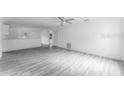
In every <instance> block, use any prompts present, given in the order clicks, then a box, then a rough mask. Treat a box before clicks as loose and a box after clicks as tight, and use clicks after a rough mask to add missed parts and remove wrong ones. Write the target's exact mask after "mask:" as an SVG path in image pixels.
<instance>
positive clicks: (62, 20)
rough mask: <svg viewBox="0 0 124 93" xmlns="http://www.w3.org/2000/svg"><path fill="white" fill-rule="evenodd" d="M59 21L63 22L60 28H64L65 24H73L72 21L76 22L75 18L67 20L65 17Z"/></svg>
mask: <svg viewBox="0 0 124 93" xmlns="http://www.w3.org/2000/svg"><path fill="white" fill-rule="evenodd" d="M58 19H59V20H60V21H61V23H60V26H63V25H64V23H68V24H72V22H71V21H73V20H74V18H69V19H66V18H65V17H58Z"/></svg>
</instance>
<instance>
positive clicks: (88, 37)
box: [58, 17, 123, 59]
mask: <svg viewBox="0 0 124 93" xmlns="http://www.w3.org/2000/svg"><path fill="white" fill-rule="evenodd" d="M121 26H122V24H121V18H112V17H111V18H102V17H101V18H98V17H97V18H89V21H88V22H84V21H83V20H82V22H80V23H74V24H72V25H65V26H63V27H61V28H59V29H58V46H59V47H63V48H66V43H68V42H70V43H71V44H72V49H73V50H78V51H83V52H87V53H91V54H96V55H100V56H105V57H110V58H116V59H123V57H122V55H123V53H122V37H121V35H122V27H121Z"/></svg>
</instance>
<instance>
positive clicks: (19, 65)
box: [0, 48, 124, 76]
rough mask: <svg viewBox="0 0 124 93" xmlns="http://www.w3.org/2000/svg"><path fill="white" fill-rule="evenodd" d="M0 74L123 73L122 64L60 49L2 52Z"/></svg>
mask: <svg viewBox="0 0 124 93" xmlns="http://www.w3.org/2000/svg"><path fill="white" fill-rule="evenodd" d="M0 75H1V76H122V75H124V63H123V62H120V61H113V60H108V59H105V58H100V57H96V56H92V55H88V54H85V53H79V52H74V51H68V50H65V49H61V48H53V49H49V48H33V49H25V50H18V51H12V52H7V53H3V57H2V59H1V60H0Z"/></svg>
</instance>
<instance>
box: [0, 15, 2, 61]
mask: <svg viewBox="0 0 124 93" xmlns="http://www.w3.org/2000/svg"><path fill="white" fill-rule="evenodd" d="M1 34H2V18H1V17H0V59H1V57H2V35H1Z"/></svg>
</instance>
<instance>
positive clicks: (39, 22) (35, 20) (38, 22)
mask: <svg viewBox="0 0 124 93" xmlns="http://www.w3.org/2000/svg"><path fill="white" fill-rule="evenodd" d="M66 18H69V17H66ZM73 18H74V19H75V20H73V23H74V22H79V20H82V21H83V19H82V18H81V17H73ZM3 19H4V22H5V23H9V24H20V25H28V26H35V27H58V26H60V20H59V19H58V18H57V17H4V18H3Z"/></svg>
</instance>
